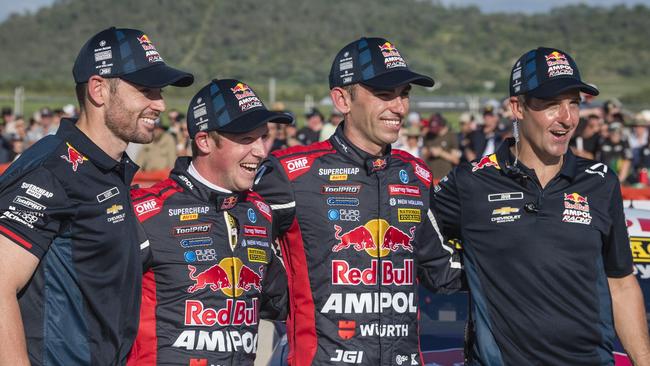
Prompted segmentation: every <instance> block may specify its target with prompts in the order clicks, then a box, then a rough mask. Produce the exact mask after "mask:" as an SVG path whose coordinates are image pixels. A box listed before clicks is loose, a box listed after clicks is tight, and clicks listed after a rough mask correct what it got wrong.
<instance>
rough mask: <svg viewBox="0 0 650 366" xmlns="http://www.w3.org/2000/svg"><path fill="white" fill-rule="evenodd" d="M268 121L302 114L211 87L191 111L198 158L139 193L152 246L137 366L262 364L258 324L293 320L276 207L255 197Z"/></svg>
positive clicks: (246, 92) (147, 249) (136, 201)
mask: <svg viewBox="0 0 650 366" xmlns="http://www.w3.org/2000/svg"><path fill="white" fill-rule="evenodd" d="M267 122H273V123H283V124H288V123H292V122H293V117H291V116H290V115H288V114H286V113H281V112H271V111H268V110H267V109H266V107H265V106H264V104H263V103H262V101H261V100H260V99H259V98H258V97H257V94H256V93H255V92H254V91H253V89H251V88H250V87H249V86H248V85H246V84H245V83H242V82H241V81H238V80H234V79H221V80H216V79H215V80H212V81H211V82H210V83H209V84H208V85H206V86H204V87H203V88H201V90H199V92H198V93H197V94H196V95H195V96H194V97H193V98H192V100H191V101H190V105H189V107H188V111H187V129H188V132H189V135H190V138H191V139H192V157H191V158H190V157H180V158H178V159H177V160H176V165H175V167H174V169H173V170H172V172H171V174H170V176H169V178H168V179H166V180H164V181H162V182H160V183H158V184H156V185H154V186H153V187H151V188H142V189H136V190H134V191H132V192H131V196H132V198H133V208H134V211H135V213H136V216H137V217H138V219H139V220H140V222H141V223H142V225H143V227H144V230H145V232H146V233H147V236H148V238H149V245H148V246H144V247H142V256H143V262H144V270H145V274H144V279H143V295H142V310H141V313H140V314H141V316H140V319H141V322H140V329H139V332H138V337H137V339H136V342H135V345H134V347H133V351H132V352H131V356H130V357H129V362H128V365H134V366H136V365H137V366H148V365H169V364H178V365H180V364H182V365H192V364H193V363H192V362H193V361H192V360H203V361H202V362H203V363H202V364H205V365H217V364H218V365H225V364H227V365H242V366H245V365H253V362H254V360H255V352H256V348H257V328H258V320H259V318H260V317H262V318H267V319H284V318H285V317H286V313H287V308H288V306H287V280H286V275H285V271H284V267H283V265H282V263H281V261H280V259H279V258H277V257H276V255H275V253H274V244H273V242H272V238H271V233H272V226H271V222H272V221H271V209H270V207H269V206H268V205H267V204H266V203H264V201H263V199H262V198H261V197H260V196H259V195H258V194H256V193H255V192H253V191H251V190H250V189H251V187H252V186H253V179H254V178H255V172H256V171H257V168H258V166H259V164H260V163H261V162H262V160H263V159H264V158H265V157H266V154H267V151H266V147H265V144H266V139H267V138H268V127H267ZM179 241H180V245H179ZM209 314H212V315H209ZM208 334H209V339H210V341H206V338H205V337H206V335H208ZM195 362H196V361H195Z"/></svg>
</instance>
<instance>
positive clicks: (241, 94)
mask: <svg viewBox="0 0 650 366" xmlns="http://www.w3.org/2000/svg"><path fill="white" fill-rule="evenodd" d="M230 91H232V93H233V94H235V97H236V98H237V100H241V99H244V98H247V97H254V96H255V93H253V90H252V89H251V88H250V87H249V86H248V85H246V84H244V83H237V85H235V87H234V88H230Z"/></svg>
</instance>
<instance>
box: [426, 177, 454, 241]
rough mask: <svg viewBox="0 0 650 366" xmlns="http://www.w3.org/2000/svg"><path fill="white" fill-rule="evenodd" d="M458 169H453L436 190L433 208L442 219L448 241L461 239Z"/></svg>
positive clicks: (432, 199) (443, 230) (433, 196)
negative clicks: (457, 183)
mask: <svg viewBox="0 0 650 366" xmlns="http://www.w3.org/2000/svg"><path fill="white" fill-rule="evenodd" d="M457 173H458V167H456V168H454V169H452V171H451V172H449V174H447V176H445V177H443V178H442V179H441V180H440V182H439V183H438V185H437V186H436V187H435V188H434V194H433V195H432V196H431V208H432V209H433V210H434V212H435V213H436V214H437V216H438V217H439V218H440V222H441V226H442V232H443V234H444V235H445V237H446V238H448V239H460V222H461V205H460V198H459V195H458V188H457V186H456V175H457Z"/></svg>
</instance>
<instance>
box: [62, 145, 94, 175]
mask: <svg viewBox="0 0 650 366" xmlns="http://www.w3.org/2000/svg"><path fill="white" fill-rule="evenodd" d="M65 144H66V145H68V155H61V159H63V160H65V161H67V162H68V163H70V164H72V171H73V172H76V171H77V168H78V167H79V165H81V164H82V163H83V162H84V161H86V160H88V158H86V157H85V156H83V155H81V153H79V151H77V149H75V148H74V147H72V145H70V143H68V142H66V143H65Z"/></svg>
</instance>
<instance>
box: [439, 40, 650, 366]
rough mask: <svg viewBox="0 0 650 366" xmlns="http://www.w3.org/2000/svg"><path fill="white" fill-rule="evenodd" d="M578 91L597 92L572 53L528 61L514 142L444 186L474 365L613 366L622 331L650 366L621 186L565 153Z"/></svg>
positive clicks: (518, 86)
mask: <svg viewBox="0 0 650 366" xmlns="http://www.w3.org/2000/svg"><path fill="white" fill-rule="evenodd" d="M579 92H584V93H588V94H592V95H597V94H598V90H596V89H595V88H593V87H592V86H590V85H588V84H586V83H584V82H583V81H582V80H581V78H580V73H579V71H578V67H577V65H576V64H575V62H574V61H573V59H572V58H571V57H570V56H569V55H568V54H566V53H565V52H563V51H560V50H557V49H551V48H543V47H540V48H538V49H535V50H531V51H529V52H527V53H526V54H524V55H523V56H522V57H521V58H519V60H518V61H517V62H516V63H515V65H514V67H513V69H512V75H511V80H510V106H511V109H512V113H513V115H514V117H515V118H516V119H517V121H516V122H515V129H514V130H515V133H514V135H515V138H514V139H509V140H506V141H505V142H504V143H503V144H502V145H501V147H499V149H498V150H497V152H496V153H495V154H491V155H488V156H484V157H483V158H481V159H479V160H476V161H474V162H472V163H471V164H469V163H463V164H461V165H459V166H458V167H457V168H455V169H454V170H453V171H452V172H451V173H450V174H449V175H448V176H447V177H445V178H443V179H442V180H441V181H440V186H439V187H438V188H437V189H436V192H437V193H436V194H435V200H434V203H433V204H432V205H433V206H435V208H436V210H438V212H439V213H440V216H441V218H442V224H443V225H442V228H443V231H444V233H445V234H446V235H448V236H449V237H450V238H459V239H461V242H462V245H463V253H464V259H465V260H464V264H465V270H466V273H467V278H468V282H469V286H470V290H471V296H472V300H473V301H472V308H471V317H470V318H471V320H470V329H473V336H472V337H470V342H469V343H468V345H467V349H468V353H467V354H466V357H467V358H468V363H467V364H468V365H471V366H473V365H490V366H497V365H499V366H501V365H531V364H532V365H614V358H613V355H612V352H613V349H614V343H615V337H616V333H617V334H618V336H619V338H620V340H621V342H622V344H623V346H624V347H625V349H626V350H627V351H628V354H629V355H630V358H631V359H632V360H633V361H634V364H635V365H648V364H649V363H648V362H650V343H649V342H648V329H647V322H646V315H645V310H644V305H643V298H642V294H641V291H640V289H639V285H638V283H637V280H636V278H635V277H634V275H633V273H632V272H633V267H632V255H631V252H630V245H629V239H628V235H627V229H626V225H625V217H624V215H623V204H622V201H621V188H620V186H619V183H618V179H617V177H616V176H615V175H614V174H613V173H612V172H611V170H609V171H608V169H607V167H606V166H605V165H603V164H600V163H598V162H596V161H593V160H587V159H583V158H579V157H576V156H574V155H573V154H572V153H571V151H570V150H569V149H568V146H569V140H570V139H571V136H572V135H573V133H574V131H575V129H576V126H577V125H578V118H579V103H580V96H579ZM615 331H616V333H615Z"/></svg>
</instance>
